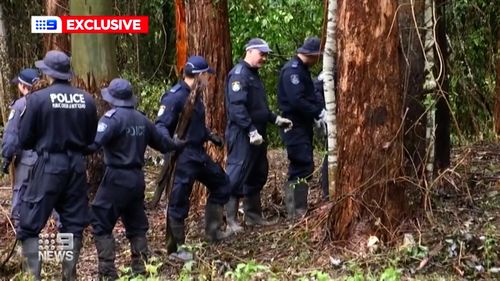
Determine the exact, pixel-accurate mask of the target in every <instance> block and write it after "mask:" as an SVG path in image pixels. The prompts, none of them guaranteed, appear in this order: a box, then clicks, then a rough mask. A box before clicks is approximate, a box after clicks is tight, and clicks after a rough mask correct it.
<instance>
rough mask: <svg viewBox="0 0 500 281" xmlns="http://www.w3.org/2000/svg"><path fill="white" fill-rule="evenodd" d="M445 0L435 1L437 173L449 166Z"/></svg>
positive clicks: (449, 142)
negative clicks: (437, 65)
mask: <svg viewBox="0 0 500 281" xmlns="http://www.w3.org/2000/svg"><path fill="white" fill-rule="evenodd" d="M446 3H447V1H445V0H436V14H437V21H436V48H437V49H438V50H439V53H440V54H441V58H440V60H439V61H440V62H442V63H443V65H440V66H439V67H440V69H441V73H440V75H439V77H438V81H437V82H438V84H439V88H438V89H439V91H438V92H437V97H436V153H435V160H434V163H435V166H436V169H437V171H438V172H442V171H444V170H445V169H446V168H448V167H449V166H450V154H451V139H450V122H451V120H450V115H451V113H450V106H449V99H448V96H449V94H448V92H449V88H450V87H449V83H448V78H447V77H448V44H447V41H446V17H445V10H446Z"/></svg>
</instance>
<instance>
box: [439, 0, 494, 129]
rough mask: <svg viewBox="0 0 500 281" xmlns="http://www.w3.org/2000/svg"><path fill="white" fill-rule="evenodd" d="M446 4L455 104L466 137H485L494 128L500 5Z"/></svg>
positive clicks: (484, 1)
mask: <svg viewBox="0 0 500 281" xmlns="http://www.w3.org/2000/svg"><path fill="white" fill-rule="evenodd" d="M446 3H447V4H446V23H447V34H448V36H449V44H450V46H449V47H450V51H451V52H450V59H449V72H450V76H449V82H450V103H451V107H452V110H453V112H454V114H455V117H456V119H457V123H458V124H459V126H460V129H461V131H462V132H463V133H464V134H465V135H466V136H478V137H479V138H484V137H487V136H488V135H486V136H485V135H483V134H484V133H485V132H488V131H489V130H490V129H491V128H492V124H491V120H492V114H493V103H494V88H495V56H498V50H496V46H495V45H496V33H497V32H498V29H499V28H500V27H499V26H500V17H498V15H499V14H500V5H498V1H496V0H475V1H470V0H456V1H450V2H446Z"/></svg>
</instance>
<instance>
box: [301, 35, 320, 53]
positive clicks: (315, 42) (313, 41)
mask: <svg viewBox="0 0 500 281" xmlns="http://www.w3.org/2000/svg"><path fill="white" fill-rule="evenodd" d="M297 53H299V54H304V55H321V53H322V52H321V40H319V38H318V37H316V36H313V37H308V38H306V40H304V44H302V46H301V47H300V48H298V49H297Z"/></svg>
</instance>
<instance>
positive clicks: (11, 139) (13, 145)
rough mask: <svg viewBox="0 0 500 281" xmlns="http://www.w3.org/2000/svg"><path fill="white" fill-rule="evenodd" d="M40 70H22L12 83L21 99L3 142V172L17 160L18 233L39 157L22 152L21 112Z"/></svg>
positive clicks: (15, 205)
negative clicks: (23, 201)
mask: <svg viewBox="0 0 500 281" xmlns="http://www.w3.org/2000/svg"><path fill="white" fill-rule="evenodd" d="M39 78H40V77H39V74H38V70H36V69H32V68H27V69H23V70H21V72H19V75H17V76H16V78H14V79H12V80H11V83H12V84H14V85H16V86H17V89H18V90H19V92H20V93H21V97H20V98H19V99H17V100H16V101H14V102H13V103H12V104H11V106H10V114H9V118H8V122H7V125H6V126H5V131H4V135H3V142H2V157H3V162H2V171H3V173H5V174H8V173H9V167H10V164H11V162H12V160H14V158H15V163H14V166H15V174H14V187H13V190H12V211H11V216H12V221H13V223H14V227H15V229H16V232H17V231H19V208H20V205H21V201H20V200H21V197H22V194H23V193H24V190H25V188H26V184H27V180H28V175H29V172H30V170H31V168H32V166H33V164H34V163H35V161H36V158H37V155H36V152H34V151H33V150H21V149H20V145H19V136H18V133H19V120H20V119H21V118H20V116H21V112H22V111H23V110H24V107H25V106H26V95H27V94H28V93H29V92H30V91H31V87H32V86H33V83H35V82H36V81H38V80H39Z"/></svg>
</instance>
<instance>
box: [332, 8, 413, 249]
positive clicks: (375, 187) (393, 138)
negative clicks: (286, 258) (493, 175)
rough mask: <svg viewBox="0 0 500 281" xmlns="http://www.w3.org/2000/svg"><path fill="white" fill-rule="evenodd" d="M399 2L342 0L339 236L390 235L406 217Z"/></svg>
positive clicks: (335, 220) (335, 212) (335, 211)
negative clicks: (397, 23) (402, 178)
mask: <svg viewBox="0 0 500 281" xmlns="http://www.w3.org/2000/svg"><path fill="white" fill-rule="evenodd" d="M396 6H397V3H394V2H393V1H382V2H377V1H364V2H363V1H348V0H341V1H339V14H338V19H339V20H338V31H339V37H338V38H339V39H338V47H339V53H340V56H339V60H338V64H337V67H338V75H339V86H338V91H339V93H338V96H339V101H338V104H339V108H338V115H337V117H338V119H337V120H338V145H339V149H338V150H339V162H338V181H337V185H336V190H335V194H334V196H335V197H334V199H335V200H337V203H336V204H335V206H334V207H333V208H332V210H331V213H330V220H329V222H330V223H331V227H330V228H331V229H332V230H333V231H332V234H333V235H334V237H333V238H334V239H336V240H347V239H350V241H351V242H354V243H357V242H361V241H363V240H364V238H366V236H367V235H372V234H375V235H381V236H387V235H390V233H391V231H392V230H394V229H395V227H396V226H397V225H398V224H399V222H400V220H401V219H402V218H403V216H404V215H405V193H404V188H403V187H402V186H401V184H400V183H399V182H398V178H399V177H400V176H401V174H402V173H401V166H402V148H401V147H402V130H401V125H402V124H401V122H402V120H401V119H402V97H401V78H400V76H399V75H400V72H399V53H398V52H399V50H398V47H399V41H398V28H397V26H393V25H392V21H393V19H394V17H395V12H396ZM360 245H361V244H360Z"/></svg>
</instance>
